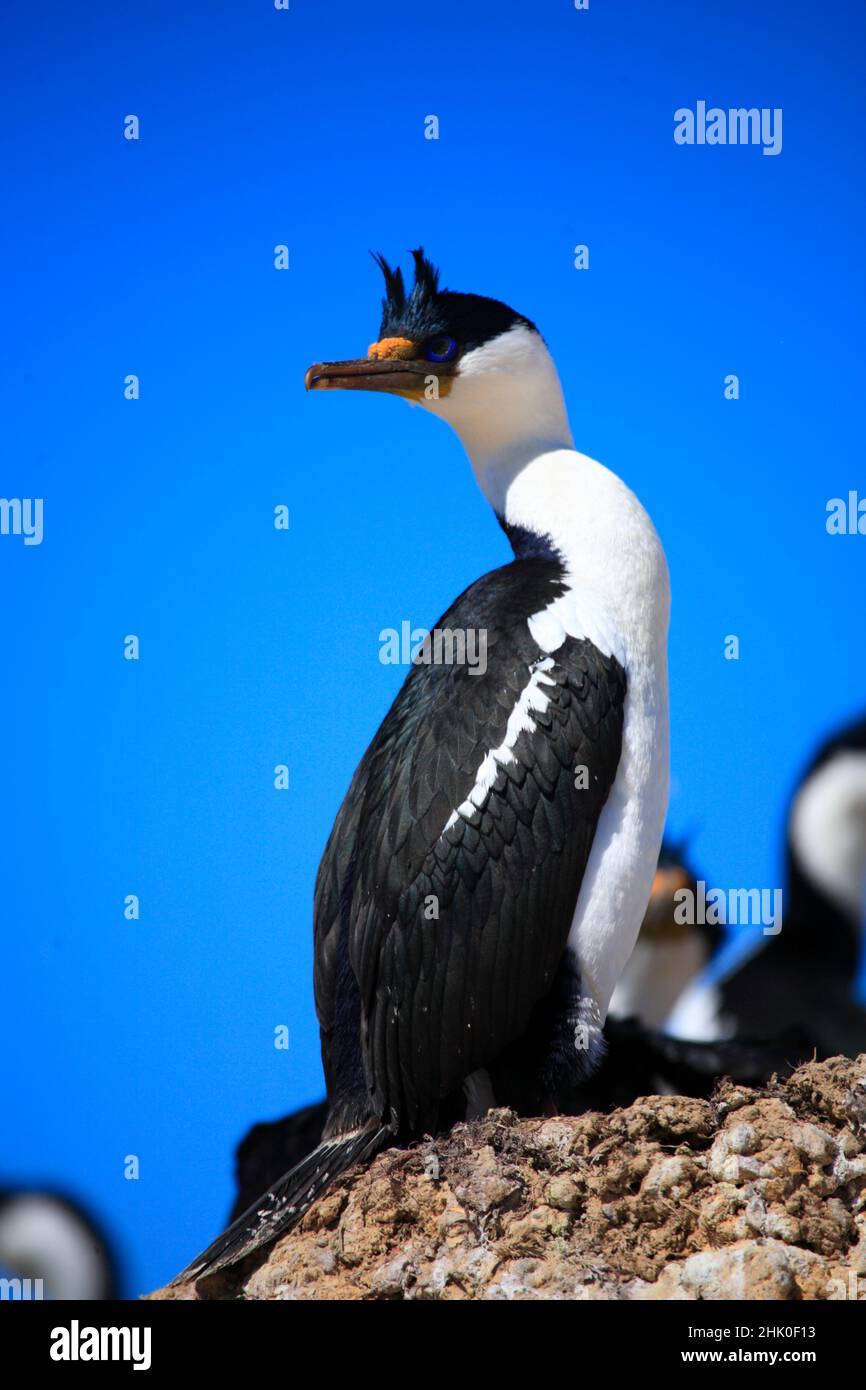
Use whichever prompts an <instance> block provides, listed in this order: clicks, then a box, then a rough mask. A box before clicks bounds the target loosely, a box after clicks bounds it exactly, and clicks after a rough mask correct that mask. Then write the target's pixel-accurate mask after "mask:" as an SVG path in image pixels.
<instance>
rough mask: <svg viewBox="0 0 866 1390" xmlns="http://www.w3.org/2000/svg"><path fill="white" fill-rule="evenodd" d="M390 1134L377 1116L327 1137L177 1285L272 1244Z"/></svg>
mask: <svg viewBox="0 0 866 1390" xmlns="http://www.w3.org/2000/svg"><path fill="white" fill-rule="evenodd" d="M391 1137H392V1133H391V1129H390V1128H389V1127H388V1126H387V1125H380V1124H379V1123H378V1121H376V1122H374V1123H371V1124H368V1125H365V1126H364V1127H363V1128H362V1129H358V1130H353V1131H352V1132H351V1133H350V1134H342V1135H337V1136H336V1137H335V1138H333V1139H325V1140H323V1141H322V1143H321V1144H319V1145H318V1147H317V1148H315V1149H313V1152H312V1153H311V1154H308V1155H307V1157H306V1158H304V1159H302V1160H301V1162H300V1163H297V1164H296V1165H295V1167H294V1168H291V1169H290V1170H289V1172H288V1173H286V1174H285V1175H284V1176H283V1177H282V1178H280V1180H279V1182H276V1183H274V1185H273V1187H271V1188H269V1189H268V1191H267V1192H265V1193H263V1195H262V1196H261V1197H260V1198H259V1199H258V1201H256V1202H253V1204H252V1206H251V1207H249V1208H248V1209H247V1210H246V1211H245V1212H244V1213H243V1215H241V1216H239V1217H238V1218H237V1220H236V1221H233V1222H232V1224H231V1225H230V1226H229V1227H228V1229H227V1230H225V1231H223V1233H222V1235H220V1236H217V1238H216V1240H215V1241H213V1243H212V1244H211V1245H209V1246H208V1248H207V1249H206V1250H204V1251H202V1253H201V1254H200V1255H198V1256H197V1257H196V1259H194V1260H193V1261H192V1262H191V1263H190V1264H188V1265H187V1267H186V1269H184V1270H182V1271H181V1273H180V1274H178V1275H177V1277H176V1278H175V1279H173V1280H172V1281H171V1282H172V1284H180V1283H183V1282H185V1281H187V1280H189V1279H198V1278H200V1277H201V1276H202V1275H204V1274H214V1273H216V1271H217V1270H219V1269H226V1268H227V1267H228V1266H229V1265H234V1264H238V1263H239V1262H240V1261H241V1260H243V1259H245V1258H246V1256H247V1255H251V1254H252V1253H253V1251H255V1250H259V1249H261V1247H262V1246H265V1245H270V1244H271V1243H272V1242H273V1241H275V1240H277V1239H278V1237H279V1236H281V1235H284V1234H285V1232H286V1231H288V1230H290V1229H291V1227H292V1226H294V1225H295V1223H296V1222H298V1221H300V1219H301V1217H302V1216H303V1215H304V1212H305V1211H307V1210H308V1209H309V1208H310V1207H311V1206H312V1204H313V1202H315V1200H316V1198H317V1197H320V1196H321V1195H322V1193H323V1192H324V1191H325V1190H326V1188H328V1187H329V1186H330V1185H331V1183H332V1182H333V1181H334V1180H335V1178H338V1177H339V1176H340V1174H341V1173H345V1171H346V1169H347V1168H350V1167H351V1166H352V1164H353V1163H360V1162H363V1161H364V1160H365V1159H367V1158H370V1157H372V1155H373V1154H374V1153H376V1152H377V1150H378V1149H380V1148H382V1147H383V1145H384V1144H385V1143H386V1142H387V1140H388V1139H390V1138H391Z"/></svg>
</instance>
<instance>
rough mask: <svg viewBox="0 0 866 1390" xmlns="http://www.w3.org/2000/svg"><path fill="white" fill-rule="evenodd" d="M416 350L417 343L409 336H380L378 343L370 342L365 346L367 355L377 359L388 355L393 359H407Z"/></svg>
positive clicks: (412, 355) (413, 354)
mask: <svg viewBox="0 0 866 1390" xmlns="http://www.w3.org/2000/svg"><path fill="white" fill-rule="evenodd" d="M417 351H418V346H417V344H416V343H413V342H412V341H411V339H409V338H380V339H379V341H378V343H371V344H370V346H369V347H368V348H367V356H368V357H375V358H378V359H379V360H381V359H382V358H385V357H390V358H391V359H392V360H395V361H401V360H402V361H408V360H409V359H410V358H412V357H414V356H415V354H416V352H417Z"/></svg>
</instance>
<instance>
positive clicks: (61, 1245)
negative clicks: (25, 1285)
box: [0, 1187, 119, 1300]
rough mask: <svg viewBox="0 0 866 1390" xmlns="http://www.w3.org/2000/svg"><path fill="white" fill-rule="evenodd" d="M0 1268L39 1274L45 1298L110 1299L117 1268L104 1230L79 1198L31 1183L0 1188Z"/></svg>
mask: <svg viewBox="0 0 866 1390" xmlns="http://www.w3.org/2000/svg"><path fill="white" fill-rule="evenodd" d="M0 1274H2V1275H3V1276H4V1277H5V1278H13V1279H15V1278H17V1279H24V1280H30V1281H31V1283H32V1281H34V1280H41V1281H42V1282H41V1286H40V1291H39V1294H38V1295H36V1294H35V1293H31V1296H32V1297H41V1298H46V1299H75V1300H79V1299H87V1300H90V1299H99V1300H102V1299H113V1298H117V1297H118V1296H119V1295H118V1269H117V1262H116V1258H115V1255H114V1253H113V1251H112V1248H111V1245H110V1243H109V1241H108V1238H107V1237H106V1235H105V1233H104V1232H103V1231H102V1230H101V1228H100V1226H99V1224H98V1223H97V1221H96V1220H95V1219H94V1217H93V1216H92V1214H91V1213H90V1212H88V1211H86V1210H85V1209H84V1207H83V1206H82V1205H81V1203H80V1202H78V1201H74V1200H73V1199H72V1198H71V1197H68V1196H67V1195H65V1194H64V1193H60V1192H45V1191H43V1190H41V1189H37V1188H26V1187H25V1188H0Z"/></svg>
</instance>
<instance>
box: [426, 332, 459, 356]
mask: <svg viewBox="0 0 866 1390" xmlns="http://www.w3.org/2000/svg"><path fill="white" fill-rule="evenodd" d="M456 356H457V340H456V338H447V337H445V336H444V334H443V336H442V337H441V338H429V339H428V340H427V342H426V343H425V344H424V357H425V359H426V360H427V361H428V362H453V361H454V358H455V357H456Z"/></svg>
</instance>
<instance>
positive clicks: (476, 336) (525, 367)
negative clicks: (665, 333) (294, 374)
mask: <svg viewBox="0 0 866 1390" xmlns="http://www.w3.org/2000/svg"><path fill="white" fill-rule="evenodd" d="M412 256H413V259H414V262H415V282H414V284H413V286H412V289H411V291H407V289H406V284H405V281H404V279H403V272H402V270H400V268H399V267H398V268H397V269H396V270H394V269H392V268H391V266H390V265H389V264H388V262H387V261H386V260H385V258H384V257H383V256H380V255H377V256H375V257H374V259H375V261H376V263H377V264H378V266H379V267H380V269H381V271H382V273H383V275H384V277H385V296H384V298H383V300H382V321H381V324H380V327H379V336H378V338H377V339H376V341H375V342H374V343H371V344H370V347H369V348H368V350H367V356H366V357H360V358H355V359H352V360H349V361H343V362H316V363H314V365H313V366H312V367H310V368H309V370H308V371H307V374H306V378H305V384H306V386H307V389H308V390H319V391H321V390H334V389H341V390H353V391H359V390H360V391H388V392H390V393H391V394H392V395H397V396H403V397H404V398H405V399H408V400H410V401H413V402H416V403H417V404H419V405H422V406H424V407H425V408H427V409H429V410H431V411H432V412H433V413H434V414H438V415H441V416H442V417H443V418H444V419H446V420H448V421H449V423H450V424H452V425H453V426H454V428H455V429H456V430H457V432H458V434H460V435H461V437H462V438H463V441H464V443H465V444H466V447H467V449H468V450H469V452H470V454H475V453H476V452H477V450H476V448H475V445H476V443H477V444H479V445H480V446H481V448H482V450H484V451H486V450H487V449H488V448H489V449H492V448H498V447H500V444H506V445H507V443H508V442H509V441H510V439H512V438H513V437H514V436H515V434H526V433H527V432H528V431H533V432H534V433H535V434H536V435H537V436H538V437H547V436H550V437H551V438H552V439H555V440H556V442H558V443H564V442H567V441H568V440H570V435H569V432H568V424H567V421H566V419H565V408H564V404H563V401H562V392H561V389H560V385H559V379H558V377H557V374H556V368H555V367H554V364H553V361H552V359H551V357H550V354H549V352H548V351H547V348H546V346H545V343H544V340H543V339H542V337H541V334H540V333H539V332H538V329H537V328H536V327H535V324H534V323H532V322H531V320H530V319H528V318H526V317H525V316H524V315H523V314H519V313H516V312H515V310H514V309H509V307H508V305H507V304H503V303H502V302H501V301H500V300H498V299H488V298H486V297H485V296H483V295H478V294H459V293H457V292H455V291H453V290H445V289H440V288H439V272H438V271H437V269H436V268H435V266H433V265H432V264H431V262H430V261H429V260H428V259H427V257H426V256H425V255H424V252H423V250H422V249H420V248H419V249H418V250H417V251H413V252H412Z"/></svg>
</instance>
